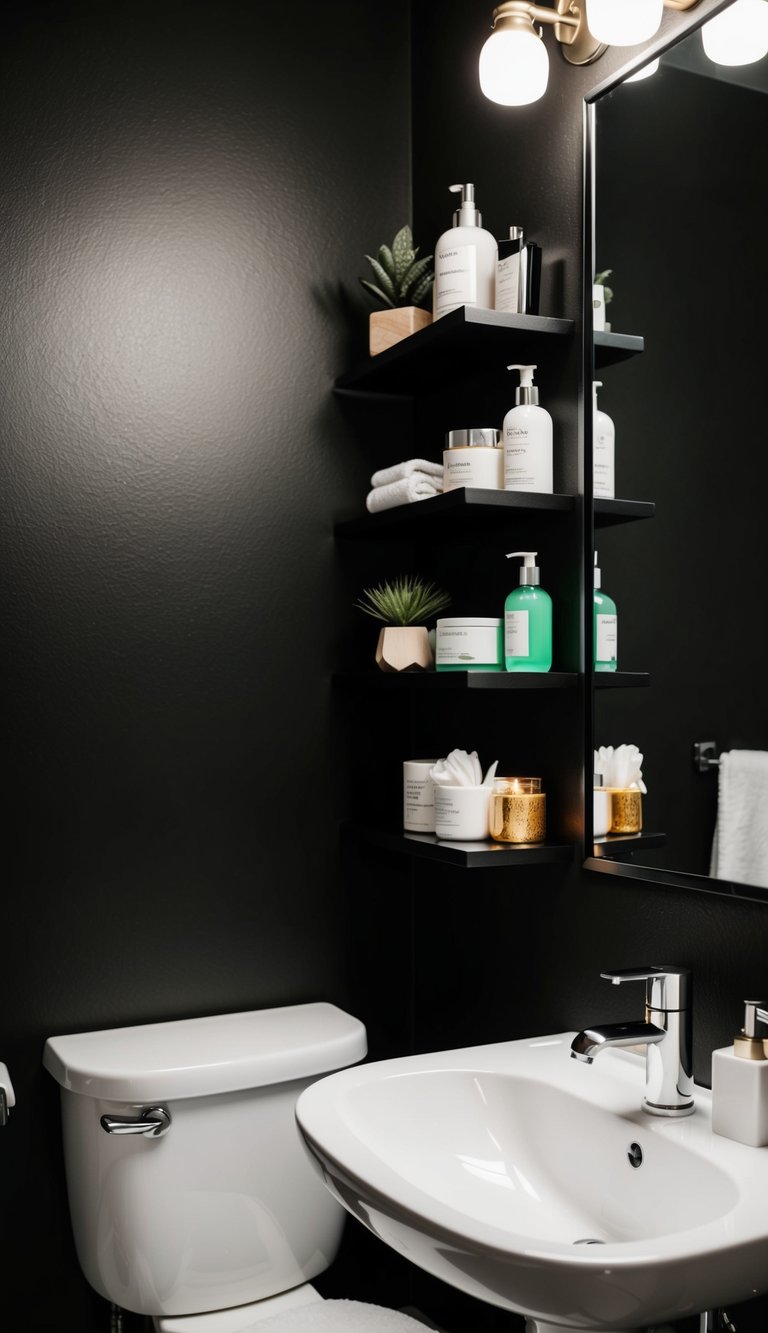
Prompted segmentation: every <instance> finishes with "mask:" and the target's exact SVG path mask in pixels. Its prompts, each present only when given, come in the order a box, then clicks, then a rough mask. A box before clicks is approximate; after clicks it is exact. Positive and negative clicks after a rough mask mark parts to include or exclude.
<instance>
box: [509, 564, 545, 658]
mask: <svg viewBox="0 0 768 1333" xmlns="http://www.w3.org/2000/svg"><path fill="white" fill-rule="evenodd" d="M537 554H538V552H537V551H510V553H509V555H508V556H507V559H508V560H512V559H514V558H515V557H516V556H522V559H523V563H522V566H521V568H520V586H519V588H515V589H514V591H513V592H511V593H510V594H509V597H508V598H507V600H506V602H505V603H504V665H505V666H506V668H507V671H549V669H550V667H551V666H552V598H551V597H550V595H549V593H548V592H545V591H544V589H543V588H540V587H539V568H538V565H537V564H536V556H537Z"/></svg>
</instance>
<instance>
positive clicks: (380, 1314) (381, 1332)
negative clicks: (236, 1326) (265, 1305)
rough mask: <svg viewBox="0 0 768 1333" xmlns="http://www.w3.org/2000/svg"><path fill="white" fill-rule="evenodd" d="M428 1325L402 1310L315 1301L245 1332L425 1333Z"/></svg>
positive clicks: (341, 1302)
mask: <svg viewBox="0 0 768 1333" xmlns="http://www.w3.org/2000/svg"><path fill="white" fill-rule="evenodd" d="M425 1327H426V1326H425V1325H424V1324H422V1323H420V1322H419V1321H418V1320H416V1319H412V1318H411V1316H410V1315H408V1314H402V1312H401V1311H400V1310H387V1309H385V1308H384V1306H383V1305H368V1304H366V1303H365V1302H364V1301H312V1302H311V1303H310V1304H309V1305H301V1306H299V1307H298V1308H297V1309H295V1310H285V1311H284V1312H283V1313H282V1314H277V1315H273V1316H272V1317H271V1318H269V1319H262V1320H261V1321H260V1322H259V1323H256V1324H251V1325H249V1327H248V1328H247V1329H243V1333H343V1330H347V1333H424V1330H425Z"/></svg>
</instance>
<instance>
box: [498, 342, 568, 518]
mask: <svg viewBox="0 0 768 1333" xmlns="http://www.w3.org/2000/svg"><path fill="white" fill-rule="evenodd" d="M535 369H536V367H535V366H507V370H519V371H520V386H519V388H518V389H516V390H515V406H514V407H513V408H510V410H509V412H507V415H506V416H505V418H504V425H503V428H502V439H503V442H504V490H505V491H538V492H539V493H540V494H542V495H552V493H553V491H554V489H555V487H554V480H553V471H552V418H551V416H550V415H549V412H547V410H546V409H545V408H543V407H539V391H538V389H537V388H536V385H535V384H534V382H533V372H534V370H535Z"/></svg>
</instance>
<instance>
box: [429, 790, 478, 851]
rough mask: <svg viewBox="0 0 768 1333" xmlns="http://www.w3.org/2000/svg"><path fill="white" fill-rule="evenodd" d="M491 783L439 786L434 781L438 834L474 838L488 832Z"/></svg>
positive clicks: (440, 836)
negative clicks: (475, 785) (488, 785)
mask: <svg viewBox="0 0 768 1333" xmlns="http://www.w3.org/2000/svg"><path fill="white" fill-rule="evenodd" d="M490 805H491V789H490V787H441V786H440V785H439V784H438V783H435V833H436V834H437V836H438V838H456V839H465V840H467V841H474V840H476V839H478V838H487V837H488V836H489V818H490Z"/></svg>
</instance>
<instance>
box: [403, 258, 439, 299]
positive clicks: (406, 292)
mask: <svg viewBox="0 0 768 1333" xmlns="http://www.w3.org/2000/svg"><path fill="white" fill-rule="evenodd" d="M431 270H432V256H431V255H425V256H424V258H423V259H419V260H418V261H417V262H416V263H415V264H413V265H412V266H411V268H410V269H409V270H408V273H407V274H406V277H405V281H404V282H403V283H402V285H401V288H400V296H401V299H402V301H403V304H404V305H407V304H410V301H411V299H412V298H413V293H414V291H415V290H416V287H417V286H418V285H419V283H420V281H421V279H422V277H423V276H424V274H425V273H427V272H428V273H429V281H430V282H432V279H433V274H432V271H431Z"/></svg>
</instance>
